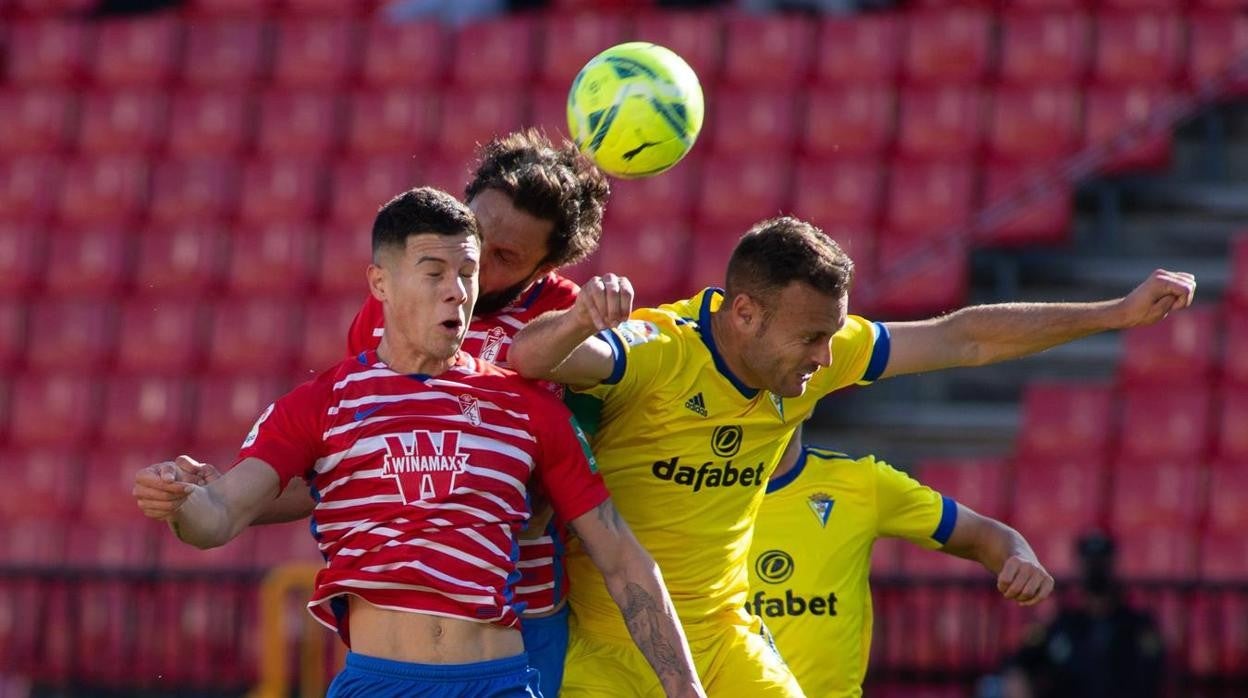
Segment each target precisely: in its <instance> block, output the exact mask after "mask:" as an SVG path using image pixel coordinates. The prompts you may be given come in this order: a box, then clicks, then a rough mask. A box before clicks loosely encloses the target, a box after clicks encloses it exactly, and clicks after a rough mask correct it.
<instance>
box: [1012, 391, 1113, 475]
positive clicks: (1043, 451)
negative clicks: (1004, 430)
mask: <svg viewBox="0 0 1248 698" xmlns="http://www.w3.org/2000/svg"><path fill="white" fill-rule="evenodd" d="M1114 406H1115V405H1114V394H1113V390H1112V389H1111V388H1110V386H1108V385H1098V384H1088V383H1051V382H1032V383H1028V385H1027V388H1026V390H1025V392H1024V393H1023V415H1022V423H1021V425H1020V429H1019V442H1018V450H1019V453H1020V454H1021V455H1022V456H1024V457H1027V458H1030V459H1033V460H1042V459H1044V458H1047V457H1054V456H1057V457H1063V456H1064V457H1070V456H1078V455H1080V454H1086V455H1088V456H1091V457H1094V458H1104V457H1106V456H1108V450H1109V446H1110V443H1111V437H1112V436H1113V427H1114Z"/></svg>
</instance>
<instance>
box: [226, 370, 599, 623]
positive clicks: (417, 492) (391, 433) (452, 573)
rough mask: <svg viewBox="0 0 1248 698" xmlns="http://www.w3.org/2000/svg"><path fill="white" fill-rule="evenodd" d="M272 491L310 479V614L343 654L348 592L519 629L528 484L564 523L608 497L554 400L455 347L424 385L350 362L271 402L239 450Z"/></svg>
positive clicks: (382, 603) (420, 379)
mask: <svg viewBox="0 0 1248 698" xmlns="http://www.w3.org/2000/svg"><path fill="white" fill-rule="evenodd" d="M239 457H240V460H241V459H243V458H249V457H254V458H259V459H260V460H263V461H265V462H266V463H268V464H269V465H271V466H272V467H273V468H274V470H276V471H277V473H278V475H279V476H280V478H281V483H282V487H283V488H284V487H285V485H286V483H287V482H288V481H289V480H290V479H291V478H293V477H304V478H305V479H306V480H307V481H308V483H309V484H310V485H311V488H312V494H313V497H314V498H315V499H316V508H315V510H314V512H313V522H312V529H313V535H314V536H315V537H316V539H317V543H318V544H319V546H320V549H321V552H322V554H324V555H325V558H326V566H325V568H324V569H322V570H321V571H320V572H319V573H318V574H317V577H316V588H315V590H314V591H313V594H312V599H311V601H310V602H309V603H308V608H309V610H310V611H311V612H312V615H313V616H315V617H316V618H317V620H319V621H320V622H322V623H324V624H326V625H328V626H329V627H332V628H337V629H338V631H339V633H340V634H341V635H342V637H343V639H344V641H346V642H347V643H348V645H349V644H350V638H349V635H348V623H347V619H346V598H345V595H346V594H355V595H358V596H359V597H361V598H363V599H364V600H366V601H368V602H369V603H372V604H374V605H376V606H379V607H382V608H389V609H396V610H402V611H411V612H415V613H426V614H430V615H438V616H446V617H452V618H462V619H465V620H473V621H480V622H490V623H498V624H500V625H504V626H514V625H517V624H518V617H517V615H516V614H517V609H516V608H515V605H514V601H513V592H514V586H515V584H516V582H517V581H518V580H519V576H520V574H519V569H518V564H517V563H518V560H519V556H520V547H519V541H518V535H519V532H520V530H521V528H522V526H523V525H524V524H525V523H526V521H527V520H528V518H529V513H528V504H527V502H526V497H527V494H528V487H527V486H526V485H527V483H528V482H529V480H530V478H531V477H536V482H537V483H539V484H540V485H541V486H542V489H543V491H544V492H545V493H546V496H547V498H548V499H549V501H550V503H551V505H552V506H553V507H554V511H555V515H556V517H557V518H558V519H559V520H560V521H561V522H563V523H566V522H568V521H571V520H573V519H575V518H577V517H578V516H581V515H582V514H584V513H586V512H588V511H589V510H591V509H593V508H594V507H595V506H598V505H599V504H601V503H602V502H603V501H605V500H606V498H607V491H606V488H605V487H604V486H603V484H602V479H601V477H600V476H599V475H598V474H597V472H596V467H595V466H594V465H593V463H592V457H591V456H590V451H589V447H588V445H587V444H586V442H585V439H584V435H583V434H581V432H580V430H579V428H577V427H576V424H575V421H574V420H573V419H572V415H571V413H569V412H568V410H567V408H566V407H564V406H563V403H561V402H560V401H559V400H558V399H557V398H555V397H554V396H553V395H551V394H550V393H548V392H546V391H545V390H542V389H541V388H539V387H537V386H535V385H534V384H532V383H530V382H528V381H525V380H524V379H522V378H519V377H518V376H516V375H515V374H514V373H511V372H510V371H506V370H504V369H500V368H497V367H495V366H493V365H491V364H489V363H486V362H483V361H479V360H477V359H474V358H473V357H471V356H469V355H468V354H465V353H463V352H460V353H459V354H458V355H457V356H456V361H455V365H454V367H453V368H451V369H450V370H449V371H447V372H445V373H443V374H441V375H438V376H424V375H406V374H400V373H396V372H394V371H392V370H390V369H389V368H388V367H387V366H386V365H385V364H384V363H382V362H381V361H380V360H379V359H378V358H377V355H376V353H375V352H371V351H370V352H365V353H364V354H362V355H361V356H359V357H357V358H356V359H348V360H346V361H343V362H342V363H341V364H339V365H338V366H336V367H334V368H332V369H330V370H329V371H326V372H325V373H322V374H321V375H320V376H318V377H317V378H315V379H313V380H311V381H309V382H307V383H304V384H303V385H300V386H299V387H297V388H295V389H294V390H293V391H291V392H290V393H288V394H287V395H285V396H284V397H282V398H281V399H280V400H278V401H277V402H276V403H274V404H273V405H271V406H270V407H269V408H268V409H267V410H265V412H264V413H263V414H262V415H261V416H260V419H259V421H258V422H257V423H256V426H255V427H254V428H253V429H252V431H251V433H250V434H248V436H247V440H246V441H245V442H244V443H243V449H242V451H241V453H240V454H239Z"/></svg>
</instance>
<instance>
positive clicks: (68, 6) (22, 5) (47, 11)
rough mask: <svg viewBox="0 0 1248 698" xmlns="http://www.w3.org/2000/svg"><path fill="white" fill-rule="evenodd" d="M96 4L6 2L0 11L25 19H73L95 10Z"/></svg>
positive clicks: (84, 0) (90, 0)
mask: <svg viewBox="0 0 1248 698" xmlns="http://www.w3.org/2000/svg"><path fill="white" fill-rule="evenodd" d="M98 4H99V2H98V0H7V1H6V2H4V3H0V10H9V11H11V12H12V13H13V14H16V15H19V16H26V17H48V18H54V17H73V16H76V15H81V14H85V13H87V12H89V11H91V10H93V9H95V6H96V5H98Z"/></svg>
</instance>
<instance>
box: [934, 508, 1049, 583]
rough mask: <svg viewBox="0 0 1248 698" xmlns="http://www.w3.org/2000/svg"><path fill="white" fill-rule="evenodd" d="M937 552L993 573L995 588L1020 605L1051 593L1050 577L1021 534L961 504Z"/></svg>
mask: <svg viewBox="0 0 1248 698" xmlns="http://www.w3.org/2000/svg"><path fill="white" fill-rule="evenodd" d="M941 551H942V552H945V553H949V554H950V555H956V556H958V557H961V558H966V559H967V560H974V561H976V562H978V563H980V564H981V565H983V566H984V567H986V568H987V569H988V571H989V572H992V573H993V574H995V575H997V590H998V591H1000V592H1001V594H1002V595H1003V596H1004V597H1005V598H1007V599H1011V600H1014V601H1017V602H1018V603H1019V604H1020V605H1022V606H1031V605H1034V604H1037V603H1040V602H1041V601H1043V600H1045V599H1046V598H1048V596H1049V594H1050V593H1052V592H1053V576H1052V575H1050V574H1049V573H1048V571H1047V570H1045V569H1044V567H1043V566H1042V565H1041V564H1040V562H1039V560H1037V559H1036V554H1035V552H1033V551H1032V549H1031V546H1030V545H1028V544H1027V540H1026V539H1025V538H1023V536H1022V534H1020V533H1019V532H1018V531H1015V530H1014V529H1012V528H1010V527H1009V526H1007V525H1005V524H1003V523H1001V522H1000V521H997V520H996V519H993V518H990V517H987V516H983V515H981V514H978V513H976V512H975V511H974V510H973V509H970V508H969V507H965V506H963V505H961V504H959V505H958V522H957V524H956V525H955V526H954V527H953V533H952V534H950V536H949V541H948V542H947V543H945V546H944V547H943V548H941Z"/></svg>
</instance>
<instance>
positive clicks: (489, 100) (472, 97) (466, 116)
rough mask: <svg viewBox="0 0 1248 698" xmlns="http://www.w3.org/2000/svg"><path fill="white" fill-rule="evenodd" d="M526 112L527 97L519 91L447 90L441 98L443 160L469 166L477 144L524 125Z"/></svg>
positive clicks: (440, 137) (440, 144) (491, 89)
mask: <svg viewBox="0 0 1248 698" xmlns="http://www.w3.org/2000/svg"><path fill="white" fill-rule="evenodd" d="M526 111H527V109H526V106H525V95H524V94H523V93H522V92H520V91H519V90H516V89H505V88H502V87H498V88H490V89H474V90H452V91H447V92H446V93H444V94H443V96H442V114H441V118H440V121H441V124H442V127H441V131H440V134H439V135H438V138H437V140H438V145H439V152H440V153H441V155H442V157H443V158H444V159H449V160H452V161H458V162H461V163H466V162H468V161H469V160H470V159H472V157H473V154H474V152H475V151H476V148H477V145H478V144H485V143H488V142H489V141H490V139H491V138H494V137H495V136H502V135H505V134H507V133H510V132H511V131H514V130H516V129H517V128H519V127H520V126H521V125H523V123H524V121H525V117H526Z"/></svg>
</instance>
